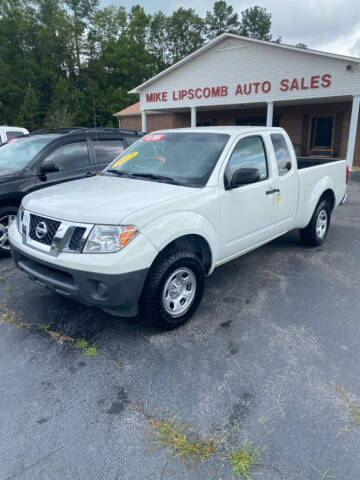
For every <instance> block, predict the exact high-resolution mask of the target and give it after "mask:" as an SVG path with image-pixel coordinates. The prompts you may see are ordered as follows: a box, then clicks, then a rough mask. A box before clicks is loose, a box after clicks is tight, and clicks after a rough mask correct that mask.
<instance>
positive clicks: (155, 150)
mask: <svg viewBox="0 0 360 480" xmlns="http://www.w3.org/2000/svg"><path fill="white" fill-rule="evenodd" d="M346 183H347V168H346V162H345V161H343V160H336V159H330V158H327V159H315V158H314V159H310V158H306V159H297V158H296V156H295V152H294V148H293V146H292V144H291V141H290V139H289V137H288V135H287V134H286V132H285V131H284V130H283V129H282V128H276V127H206V128H187V129H178V130H162V131H159V132H155V133H151V134H148V135H145V136H144V137H143V138H141V139H140V140H138V141H137V142H136V143H134V144H133V145H132V146H131V147H130V148H129V149H128V150H127V151H126V152H124V153H123V154H121V155H120V156H119V157H117V158H116V159H115V160H114V161H113V162H112V163H111V164H110V165H109V166H108V167H107V168H106V169H105V170H104V171H103V172H102V173H101V175H99V176H96V177H94V178H89V179H84V180H79V181H76V182H72V184H71V185H66V184H65V185H58V186H54V187H52V188H48V189H46V190H44V191H39V192H34V193H31V194H30V195H27V196H26V197H25V198H24V199H23V201H22V206H21V208H20V210H19V215H18V218H17V222H13V223H12V224H11V226H10V229H9V240H10V245H11V251H12V255H13V258H14V260H15V264H16V265H17V267H18V268H19V269H20V270H21V271H23V272H24V273H25V275H27V276H28V277H29V278H30V279H32V280H34V281H35V282H36V283H37V284H39V285H42V286H44V287H48V288H50V289H52V290H54V291H55V292H57V293H59V294H62V295H64V296H67V297H70V298H73V299H76V300H78V301H80V302H82V303H85V304H88V305H93V306H97V307H100V308H102V309H103V310H105V311H107V312H110V313H112V314H115V315H120V316H134V315H136V314H137V312H138V306H140V309H141V311H142V312H143V313H144V314H145V316H146V317H147V319H148V320H149V321H152V322H156V323H157V324H158V325H159V326H160V327H161V328H163V329H172V328H175V327H178V326H180V325H182V324H184V323H185V322H186V321H187V320H188V319H189V318H190V317H191V316H192V314H193V313H194V311H195V310H196V308H197V307H198V305H199V303H200V301H201V298H202V295H203V290H204V279H205V277H206V275H210V274H211V273H212V272H213V271H214V269H215V268H216V267H218V266H219V265H222V264H224V263H225V262H229V261H230V260H232V259H234V258H236V257H238V256H240V255H243V254H245V253H247V252H249V251H250V250H253V249H255V248H257V247H259V246H260V245H263V244H265V243H267V242H269V241H271V240H273V239H274V238H276V237H279V236H280V235H283V234H284V233H286V232H288V231H290V230H293V229H295V228H297V229H300V238H301V240H302V242H303V244H304V245H306V246H312V247H314V246H317V245H320V244H322V243H323V241H324V239H325V237H326V235H327V233H328V230H329V226H330V218H331V214H332V212H333V210H334V209H335V208H336V207H337V206H338V205H340V204H341V203H343V202H344V201H345V199H346ZM244 281H246V279H244Z"/></svg>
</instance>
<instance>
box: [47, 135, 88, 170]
mask: <svg viewBox="0 0 360 480" xmlns="http://www.w3.org/2000/svg"><path fill="white" fill-rule="evenodd" d="M48 163H55V164H56V165H58V167H59V170H60V171H62V170H72V169H76V168H81V167H87V166H88V165H89V154H88V147H87V144H86V142H85V141H84V142H73V143H68V144H67V145H63V146H61V147H59V148H57V149H56V150H55V151H54V152H52V153H50V155H49V156H48V157H47V158H46V159H45V160H44V162H43V164H44V165H45V164H48Z"/></svg>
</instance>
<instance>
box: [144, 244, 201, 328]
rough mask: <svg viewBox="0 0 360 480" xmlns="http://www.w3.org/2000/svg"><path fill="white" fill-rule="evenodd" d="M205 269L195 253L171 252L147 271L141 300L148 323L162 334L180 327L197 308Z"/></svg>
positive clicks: (162, 256) (160, 258)
mask: <svg viewBox="0 0 360 480" xmlns="http://www.w3.org/2000/svg"><path fill="white" fill-rule="evenodd" d="M204 278H205V272H204V266H203V264H202V262H201V260H200V258H199V257H198V256H197V255H196V253H194V252H191V251H172V252H169V253H168V254H165V255H161V256H160V257H159V259H158V260H156V262H155V264H154V265H153V266H152V268H151V269H150V272H149V275H148V278H147V280H146V282H145V286H144V291H143V294H142V299H141V305H140V307H141V310H142V312H143V313H144V315H145V317H146V318H147V320H148V321H150V322H152V323H156V324H157V325H158V326H159V327H160V328H162V329H164V330H172V329H174V328H177V327H179V326H181V325H183V324H184V323H185V322H187V320H189V318H190V317H191V316H192V314H193V313H194V312H195V310H196V308H197V307H198V305H199V303H200V301H201V298H202V296H203V291H204Z"/></svg>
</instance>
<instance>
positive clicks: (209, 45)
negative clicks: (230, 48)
mask: <svg viewBox="0 0 360 480" xmlns="http://www.w3.org/2000/svg"><path fill="white" fill-rule="evenodd" d="M225 38H235V39H238V40H243V41H245V42H250V43H251V42H252V43H257V44H259V45H266V46H267V47H276V48H283V49H285V50H291V51H293V52H296V53H305V54H309V55H319V56H322V57H328V58H333V59H335V60H342V61H346V62H352V63H356V64H360V58H358V57H349V56H346V55H338V54H336V53H328V52H321V51H319V50H312V49H309V48H300V47H294V46H292V45H285V44H282V43H277V42H269V41H265V40H258V39H256V38H248V37H242V36H240V35H234V34H232V33H223V34H222V35H219V36H218V37H216V38H215V39H214V40H212V41H211V42H209V43H207V44H206V45H204V46H203V47H200V48H199V49H198V50H195V52H193V53H191V54H190V55H188V56H187V57H185V58H183V59H182V60H180V61H178V62H176V63H174V65H171V67H168V68H166V69H165V70H163V71H162V72H160V73H158V74H157V75H155V76H154V77H152V78H150V79H149V80H146V82H144V83H142V84H141V85H138V86H137V87H135V88H133V89H132V90H130V91H129V92H128V93H139V92H140V91H141V90H142V89H143V88H145V87H147V86H148V85H150V84H151V83H153V82H155V81H156V80H158V79H159V78H162V77H164V76H165V75H167V74H168V73H170V72H172V71H173V70H176V69H177V68H179V67H180V66H181V65H183V64H185V63H187V62H189V61H190V60H192V59H193V58H195V57H197V56H198V55H201V54H202V53H204V52H206V50H209V49H210V48H212V47H214V46H215V45H217V44H218V43H219V42H221V41H222V40H224V39H225Z"/></svg>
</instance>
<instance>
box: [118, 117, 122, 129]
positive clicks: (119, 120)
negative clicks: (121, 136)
mask: <svg viewBox="0 0 360 480" xmlns="http://www.w3.org/2000/svg"><path fill="white" fill-rule="evenodd" d="M118 121H119V128H121V119H120V117H118Z"/></svg>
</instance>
